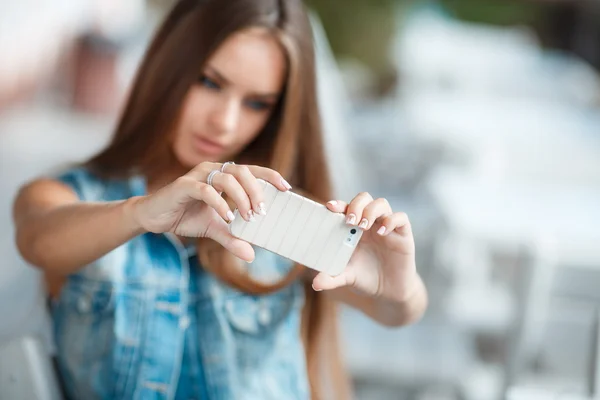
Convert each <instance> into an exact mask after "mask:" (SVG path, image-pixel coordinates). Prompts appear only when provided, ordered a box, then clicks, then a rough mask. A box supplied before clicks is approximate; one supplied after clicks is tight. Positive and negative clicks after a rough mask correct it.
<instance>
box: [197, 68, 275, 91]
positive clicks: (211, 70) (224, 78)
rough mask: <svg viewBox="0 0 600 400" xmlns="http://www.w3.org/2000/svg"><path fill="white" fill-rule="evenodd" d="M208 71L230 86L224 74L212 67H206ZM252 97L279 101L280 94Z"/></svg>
mask: <svg viewBox="0 0 600 400" xmlns="http://www.w3.org/2000/svg"><path fill="white" fill-rule="evenodd" d="M206 69H207V70H208V71H209V72H210V73H211V74H214V75H215V76H216V77H217V79H219V80H220V81H221V82H223V83H224V84H226V85H230V84H231V81H230V80H229V79H227V77H225V76H224V75H223V74H222V73H220V72H219V71H218V70H217V69H216V68H215V67H212V66H210V65H207V66H206ZM251 96H253V97H259V98H262V99H271V98H272V99H274V100H275V99H277V98H278V97H279V93H251Z"/></svg>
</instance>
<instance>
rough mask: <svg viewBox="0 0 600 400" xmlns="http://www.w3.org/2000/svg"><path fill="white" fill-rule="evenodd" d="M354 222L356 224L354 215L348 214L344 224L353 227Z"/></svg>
mask: <svg viewBox="0 0 600 400" xmlns="http://www.w3.org/2000/svg"><path fill="white" fill-rule="evenodd" d="M355 222H356V215H354V214H348V216H347V217H346V223H347V224H348V225H354V223H355Z"/></svg>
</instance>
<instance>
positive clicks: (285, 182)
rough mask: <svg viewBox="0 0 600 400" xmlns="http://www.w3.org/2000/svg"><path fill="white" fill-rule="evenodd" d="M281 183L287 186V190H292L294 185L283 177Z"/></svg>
mask: <svg viewBox="0 0 600 400" xmlns="http://www.w3.org/2000/svg"><path fill="white" fill-rule="evenodd" d="M281 184H282V185H283V186H285V188H286V189H287V190H290V189H291V188H292V185H290V184H289V183H288V181H286V180H285V179H283V178H281Z"/></svg>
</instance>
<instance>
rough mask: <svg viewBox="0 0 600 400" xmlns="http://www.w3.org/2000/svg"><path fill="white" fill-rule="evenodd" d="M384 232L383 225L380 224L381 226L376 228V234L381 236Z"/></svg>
mask: <svg viewBox="0 0 600 400" xmlns="http://www.w3.org/2000/svg"><path fill="white" fill-rule="evenodd" d="M384 233H385V226H382V227H381V228H379V229H377V234H378V235H381V236H383V234H384Z"/></svg>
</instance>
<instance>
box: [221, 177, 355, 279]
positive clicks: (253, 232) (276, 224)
mask: <svg viewBox="0 0 600 400" xmlns="http://www.w3.org/2000/svg"><path fill="white" fill-rule="evenodd" d="M259 182H260V183H261V184H262V185H263V189H264V196H265V197H264V202H265V206H266V209H267V215H264V216H263V215H258V214H257V215H256V216H255V218H256V220H255V221H252V222H248V221H246V220H244V219H243V218H242V217H241V215H240V213H239V211H238V210H237V209H236V210H235V213H234V215H235V217H236V218H235V219H234V220H233V222H231V223H230V224H229V231H230V232H231V234H232V235H233V236H235V237H237V238H240V239H242V240H245V241H247V242H249V243H251V244H253V245H256V246H259V247H262V248H264V249H266V250H269V251H272V252H273V253H276V254H279V255H280V256H283V257H286V258H288V259H290V260H292V261H295V262H298V263H300V264H302V265H305V266H307V267H309V268H312V269H314V270H317V271H323V272H326V273H327V274H329V275H331V276H335V275H339V274H340V273H342V271H343V270H344V269H345V268H346V265H348V262H349V261H350V257H351V256H352V253H353V252H354V249H355V248H356V245H357V244H358V242H359V241H360V238H361V236H362V229H359V228H358V227H356V226H350V225H347V224H346V217H345V215H343V214H340V213H334V212H331V211H329V210H328V209H327V208H326V207H325V206H324V205H322V204H318V203H315V202H314V201H312V200H310V199H307V198H306V197H303V196H300V195H298V194H296V193H293V192H291V191H287V192H282V191H280V190H279V189H277V188H276V187H275V186H273V185H271V184H270V183H268V182H266V181H264V180H262V179H259Z"/></svg>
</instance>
